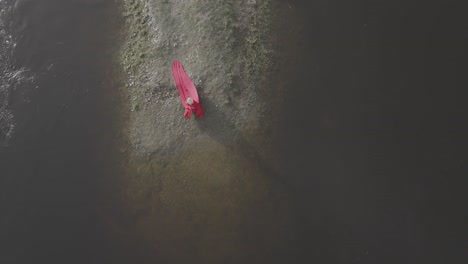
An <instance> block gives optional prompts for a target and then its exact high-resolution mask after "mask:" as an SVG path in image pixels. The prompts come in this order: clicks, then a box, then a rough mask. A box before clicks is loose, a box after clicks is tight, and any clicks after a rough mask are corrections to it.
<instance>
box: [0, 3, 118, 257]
mask: <svg viewBox="0 0 468 264" xmlns="http://www.w3.org/2000/svg"><path fill="white" fill-rule="evenodd" d="M9 3H10V4H11V5H13V2H12V1H10V2H9ZM116 14H118V13H117V11H116V3H115V2H114V1H101V0H94V1H78V0H66V1H62V0H43V1H30V0H18V1H14V8H13V12H12V15H13V17H14V22H15V23H14V25H13V28H12V29H13V30H12V31H13V33H12V35H13V38H14V39H15V40H16V46H15V48H14V51H13V56H12V60H11V61H12V68H14V69H23V70H24V71H27V73H28V76H32V78H31V80H30V82H27V85H21V83H19V84H12V83H10V86H12V85H14V87H11V89H10V93H11V95H10V96H11V100H10V101H9V104H8V108H9V110H10V111H11V112H13V113H14V114H15V121H16V127H15V129H16V133H15V136H14V138H13V139H12V142H11V143H10V144H9V146H8V147H5V148H2V149H1V151H2V155H1V157H2V160H1V168H0V170H1V182H2V185H1V187H0V188H1V192H2V195H1V200H0V205H1V207H0V208H1V218H2V221H1V226H0V234H1V238H0V242H1V247H0V252H1V253H0V262H2V263H105V262H106V252H107V248H106V245H108V243H107V242H106V234H105V231H104V230H105V229H104V228H102V226H100V223H99V221H98V219H97V216H96V212H95V207H94V203H95V197H96V192H97V189H96V186H97V184H96V181H97V180H98V178H99V174H98V172H99V164H98V162H97V159H96V157H95V156H94V153H96V151H95V148H97V147H98V146H99V144H97V142H98V140H99V138H100V137H102V134H103V133H106V132H105V131H106V130H105V127H106V126H107V125H108V122H107V121H106V120H108V119H106V118H105V114H106V113H105V111H106V107H105V106H102V105H101V103H102V102H103V101H104V100H102V96H111V94H105V93H108V92H111V91H110V89H107V90H104V87H103V82H104V78H105V76H106V74H107V71H108V70H109V66H110V64H109V63H110V62H111V58H112V51H113V48H115V47H113V46H112V42H111V40H112V35H113V32H116V30H117V27H118V26H117V21H116V19H115V17H117V16H116Z"/></svg>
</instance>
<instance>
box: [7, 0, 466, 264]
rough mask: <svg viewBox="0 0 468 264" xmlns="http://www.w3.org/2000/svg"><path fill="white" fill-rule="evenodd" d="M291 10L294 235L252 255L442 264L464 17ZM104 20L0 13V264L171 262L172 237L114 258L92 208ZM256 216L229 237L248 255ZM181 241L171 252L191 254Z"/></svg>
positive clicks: (50, 0)
mask: <svg viewBox="0 0 468 264" xmlns="http://www.w3.org/2000/svg"><path fill="white" fill-rule="evenodd" d="M290 2H291V5H290V6H291V8H295V9H296V10H297V11H295V12H297V16H298V20H297V21H295V22H294V23H302V25H310V26H304V27H301V28H299V29H298V28H295V30H302V31H301V32H302V36H303V39H299V40H298V42H297V43H299V44H298V47H297V51H298V54H289V55H290V56H297V57H296V58H297V62H298V63H297V64H296V66H295V67H294V68H293V69H292V70H291V72H292V74H291V79H290V80H289V82H290V86H291V87H292V88H291V93H290V94H288V95H287V96H286V98H285V101H286V109H285V115H284V120H283V124H284V127H285V132H284V135H285V138H284V142H283V145H282V146H280V148H281V149H283V151H284V153H285V154H284V157H285V161H284V162H285V164H286V168H287V170H286V173H285V174H284V175H281V176H282V177H283V178H282V179H281V184H286V185H287V186H288V187H287V188H288V190H294V191H293V195H292V198H291V199H292V200H293V201H294V203H293V205H292V208H291V216H290V218H291V219H292V221H293V228H291V227H290V226H289V227H288V228H290V229H287V230H280V231H281V232H284V233H287V234H288V236H287V237H288V240H287V241H280V242H277V243H275V245H279V246H278V247H282V248H281V250H278V251H276V252H280V253H279V254H278V255H279V256H280V257H279V258H276V256H273V255H274V254H272V255H270V256H263V255H262V253H260V254H259V253H256V254H258V255H259V256H263V257H264V258H262V259H274V260H273V261H277V262H282V261H283V260H290V262H289V263H302V262H300V260H301V261H303V260H304V259H307V260H309V261H310V262H316V263H433V262H437V263H441V262H445V263H457V261H458V260H459V259H460V257H461V256H462V250H461V247H460V245H462V242H463V237H462V236H461V235H459V233H460V232H459V230H458V229H457V228H458V227H459V226H462V220H463V219H462V218H460V217H458V215H457V214H456V213H454V212H456V211H457V210H458V209H462V208H463V205H462V203H461V201H463V199H462V197H461V193H462V190H461V189H462V186H463V185H462V184H459V183H460V182H461V179H462V177H466V174H463V173H462V172H463V171H465V172H466V169H467V156H466V153H464V152H463V151H464V150H465V148H463V147H460V146H461V144H462V143H467V142H466V134H467V133H466V132H467V129H466V124H465V123H466V122H463V120H464V119H466V112H467V109H466V104H465V102H464V99H463V97H462V96H460V91H461V89H464V88H465V87H463V86H462V83H465V84H466V76H465V75H466V74H465V73H464V72H463V71H462V69H463V67H462V66H463V65H464V64H465V62H466V61H467V60H466V56H467V53H466V51H464V48H465V47H466V46H467V44H468V42H467V38H466V34H465V33H466V28H467V27H466V26H467V25H468V23H467V22H466V19H462V17H463V14H462V11H457V10H463V9H462V8H457V6H456V5H455V4H453V5H447V6H444V8H440V6H429V5H428V6H425V7H424V8H421V7H420V6H413V7H412V6H406V7H404V8H403V7H402V6H401V5H398V4H397V2H398V1H397V2H395V3H394V4H391V3H389V4H384V3H383V2H384V1H366V2H364V1H363V2H359V3H357V2H353V3H351V2H350V3H349V4H347V5H348V6H347V5H346V4H345V5H342V4H338V3H337V1H315V2H314V3H309V4H306V3H305V2H302V3H300V1H290ZM115 8H116V3H114V2H113V1H104V0H41V1H38V0H37V1H34V0H17V1H13V0H0V38H1V42H0V47H1V49H0V61H1V62H0V71H1V76H0V243H1V244H0V262H1V263H43V262H44V263H118V262H119V261H120V262H122V263H154V262H153V261H156V260H161V257H159V256H158V254H157V252H156V253H154V252H153V251H152V250H153V249H154V247H159V248H163V249H166V250H168V251H171V250H172V251H173V252H172V251H171V252H172V253H171V254H173V255H179V254H181V255H183V254H184V252H177V249H174V247H176V246H177V243H176V242H178V241H179V240H177V239H174V241H175V242H174V241H169V242H168V243H167V245H169V246H167V245H166V247H164V245H163V246H160V245H151V247H149V246H148V247H147V248H145V247H144V245H145V244H144V242H142V243H141V244H135V243H133V241H139V240H141V237H137V238H135V237H133V235H132V234H130V235H129V236H132V237H131V239H129V241H130V242H128V244H127V245H125V243H120V244H119V245H120V247H119V248H117V249H116V248H114V246H115V244H114V241H113V234H109V233H108V230H109V228H108V226H106V225H108V224H109V222H103V220H102V219H101V217H100V216H99V213H98V212H97V208H96V205H95V204H96V202H97V201H99V203H101V205H104V206H105V205H106V204H107V202H106V201H105V199H106V197H102V195H100V194H99V191H100V190H101V189H99V188H101V187H102V183H103V182H104V183H107V184H111V182H110V181H109V178H105V179H103V175H102V172H103V171H109V169H108V168H103V166H107V165H109V164H107V163H105V162H104V163H103V162H102V160H103V159H102V156H101V154H102V153H106V152H105V151H103V150H102V146H103V145H105V144H103V143H102V139H105V136H106V135H107V134H109V127H112V125H113V123H112V122H113V121H112V120H113V119H112V118H111V117H110V116H109V115H108V114H109V113H110V112H109V109H108V106H109V97H112V88H113V87H112V85H110V83H111V82H109V79H112V69H111V68H112V67H111V63H112V62H111V55H112V54H111V52H112V50H113V49H114V48H117V47H115V45H114V43H113V42H112V40H113V32H115V31H116V30H118V28H117V26H116V23H115V22H116V21H115V20H113V19H112V18H114V17H116V14H117V13H116V9H115ZM415 17H418V18H415ZM441 21H444V23H442V22H441ZM427 25H433V26H432V27H431V29H427V30H425V31H421V29H422V28H427ZM439 36H443V37H439ZM421 47H424V48H421ZM440 50H443V51H444V52H440ZM106 143H109V142H106ZM215 147H217V146H215ZM462 152H463V153H462ZM106 164H107V165H106ZM106 181H107V182H106ZM265 192H266V193H268V192H271V190H266V191H265ZM240 196H241V194H240ZM171 197H172V196H171ZM108 199H109V200H111V199H113V197H108ZM171 199H172V198H171ZM204 203H205V202H203V204H204ZM187 204H192V203H191V201H189V202H187ZM108 205H109V207H112V206H114V205H115V204H114V203H113V202H112V201H108ZM183 205H185V204H183ZM215 205H216V206H217V204H215ZM111 209H112V210H111V211H113V212H114V211H115V212H116V215H118V214H119V213H122V211H120V209H119V208H111ZM183 210H188V211H190V210H189V209H187V208H184V209H183ZM143 211H144V210H143ZM261 213H262V212H260V213H259V212H247V213H246V215H248V216H247V217H246V218H247V220H246V221H247V228H246V227H243V228H244V229H243V230H244V233H245V234H242V236H239V241H240V242H241V243H239V244H242V245H247V246H245V247H246V248H247V247H248V248H249V250H251V252H255V251H256V248H255V244H256V243H255V242H256V241H260V240H261V238H262V236H261V235H260V236H259V235H257V236H256V237H255V235H251V234H252V233H255V232H256V230H258V226H256V223H255V217H253V218H252V217H251V216H252V215H253V216H258V217H257V219H263V218H261V217H264V215H260V214H261ZM174 214H175V215H176V216H177V215H178V214H176V213H174ZM273 216H274V217H277V215H273ZM126 218H128V217H127V216H121V217H120V220H122V219H126ZM169 218H170V217H169ZM220 219H223V218H221V217H220ZM457 219H459V220H457ZM184 221H191V220H190V219H188V220H184V219H183V220H181V221H180V222H181V223H182V224H180V223H179V226H182V227H183V226H184V225H185V222H184ZM143 224H146V226H151V225H152V223H143ZM165 224H166V225H167V226H176V227H177V225H173V224H172V223H170V222H169V223H165ZM171 224H172V225H171ZM163 227H165V226H163ZM213 230H219V229H213ZM143 231H145V230H143ZM161 232H162V233H163V234H165V233H164V232H171V231H170V230H169V231H167V230H162V231H161ZM177 232H179V231H177ZM187 232H188V231H187ZM259 233H262V232H259ZM262 234H263V233H262ZM125 235H126V234H123V235H121V234H119V235H116V236H119V237H123V236H125ZM214 237H216V236H214ZM259 237H260V239H259ZM273 237H274V236H273ZM190 238H191V240H190V241H188V242H187V244H184V245H181V248H182V249H184V248H185V249H187V250H194V251H196V250H195V249H197V247H196V246H194V245H196V244H197V243H198V241H197V239H196V237H190ZM249 238H250V240H249ZM179 239H180V240H183V239H184V237H182V238H179ZM243 239H245V243H244V241H243ZM255 239H259V240H255ZM149 240H150V239H149ZM160 241H164V239H160ZM190 243H192V244H190ZM122 244H124V245H123V246H122ZM265 244H266V245H269V244H268V243H265ZM171 245H176V246H174V247H172V246H171ZM203 250H204V252H205V254H206V255H207V256H210V254H211V253H212V252H210V249H206V248H203ZM223 250H226V251H221V253H219V252H218V253H219V254H222V253H223V252H224V253H225V252H228V253H226V254H229V252H230V251H229V250H228V249H225V248H223ZM263 250H265V252H271V251H272V250H271V249H265V248H264V249H263ZM187 252H188V251H186V252H185V253H187ZM249 252H250V251H249ZM428 252H429V253H428ZM189 253H190V254H192V253H193V255H195V256H196V255H197V254H200V253H199V252H189ZM224 253H223V254H224ZM264 254H266V253H264ZM281 254H282V255H281ZM169 255H170V254H169ZM122 256H125V258H119V257H122ZM186 256H190V255H189V254H186ZM116 258H117V259H116ZM245 258H246V259H248V256H245ZM181 259H184V258H181ZM208 259H209V258H208ZM132 260H135V261H136V262H132ZM163 260H164V259H163ZM167 263H171V260H170V259H168V260H167ZM269 263H271V262H269ZM306 263H307V262H306Z"/></svg>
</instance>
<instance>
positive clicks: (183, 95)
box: [172, 60, 204, 119]
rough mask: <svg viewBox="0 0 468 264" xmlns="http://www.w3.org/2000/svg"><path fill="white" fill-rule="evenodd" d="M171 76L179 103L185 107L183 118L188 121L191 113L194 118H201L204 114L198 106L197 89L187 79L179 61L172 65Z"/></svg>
mask: <svg viewBox="0 0 468 264" xmlns="http://www.w3.org/2000/svg"><path fill="white" fill-rule="evenodd" d="M172 76H173V77H174V81H175V83H176V86H177V89H178V90H179V94H180V101H181V102H182V105H183V106H184V107H185V113H184V116H185V117H186V118H188V119H190V117H191V115H192V112H195V115H196V116H198V117H200V118H201V117H203V115H204V112H203V108H202V106H201V105H200V99H199V98H198V92H197V88H196V87H195V85H194V84H193V82H192V80H190V78H189V77H188V75H187V73H186V72H185V70H184V67H183V66H182V63H180V61H177V60H176V61H174V63H173V64H172Z"/></svg>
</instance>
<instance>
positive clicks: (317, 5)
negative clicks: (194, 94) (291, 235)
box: [285, 0, 468, 263]
mask: <svg viewBox="0 0 468 264" xmlns="http://www.w3.org/2000/svg"><path fill="white" fill-rule="evenodd" d="M297 2H298V1H297ZM302 3H303V4H300V6H301V8H302V10H303V11H304V14H303V16H304V17H305V18H307V19H305V21H307V22H305V23H307V24H308V26H307V29H306V30H305V33H304V36H305V37H304V41H303V44H304V46H305V47H306V48H305V50H307V51H306V52H305V54H304V57H303V63H301V64H300V65H298V75H297V76H296V78H295V85H294V86H293V87H295V89H294V90H293V91H292V92H291V93H290V97H289V98H288V100H287V101H288V102H289V107H288V112H287V113H288V120H287V122H286V123H287V125H286V127H288V132H287V137H286V140H285V145H286V151H287V153H289V154H288V156H289V157H290V158H289V159H288V161H287V162H288V163H289V170H288V171H289V172H290V179H291V180H292V181H293V182H295V184H296V186H297V187H298V192H297V194H298V195H297V199H298V202H297V205H298V208H297V211H298V212H299V213H298V217H297V221H298V224H297V228H298V231H297V232H298V234H300V237H301V238H300V239H299V240H298V241H297V245H296V246H297V248H298V250H299V251H300V252H301V254H299V255H298V256H300V257H301V258H302V259H303V261H304V260H307V261H304V262H300V261H299V260H297V262H291V263H465V262H466V261H467V260H468V259H467V255H466V246H467V241H466V232H465V231H463V230H464V229H465V228H464V227H466V223H464V222H466V221H465V220H466V217H463V215H464V214H466V209H464V207H466V205H465V204H466V201H467V199H466V194H464V193H466V191H464V187H462V186H466V177H467V175H468V154H467V146H468V144H467V143H468V138H467V137H466V135H467V134H468V124H467V122H466V120H467V116H468V106H467V104H466V102H465V101H466V97H465V96H462V95H463V94H464V93H463V90H465V89H466V87H467V81H468V79H467V74H466V69H467V62H468V52H467V47H468V34H467V33H468V31H467V29H468V19H467V18H466V15H464V11H462V10H463V7H462V5H461V3H460V2H459V1H432V2H430V3H429V2H424V3H422V2H420V3H415V1H378V0H375V1H310V3H305V2H302ZM464 183H465V184H464ZM463 219H465V220H463Z"/></svg>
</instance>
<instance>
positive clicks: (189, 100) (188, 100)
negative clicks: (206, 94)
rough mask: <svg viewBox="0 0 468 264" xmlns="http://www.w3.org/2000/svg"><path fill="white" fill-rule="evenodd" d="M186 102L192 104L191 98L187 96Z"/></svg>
mask: <svg viewBox="0 0 468 264" xmlns="http://www.w3.org/2000/svg"><path fill="white" fill-rule="evenodd" d="M187 104H189V105H192V104H193V99H192V98H190V97H188V98H187Z"/></svg>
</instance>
